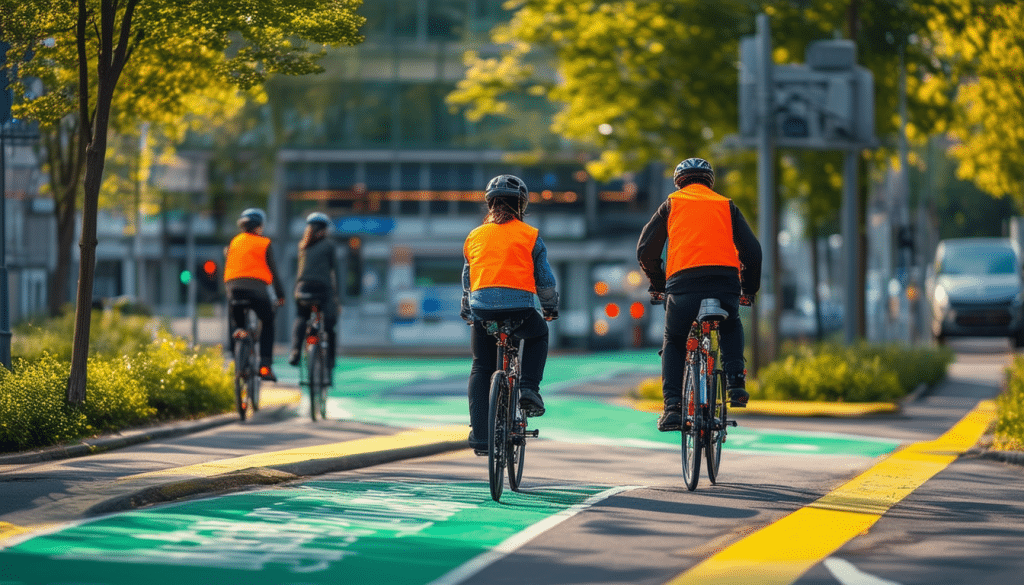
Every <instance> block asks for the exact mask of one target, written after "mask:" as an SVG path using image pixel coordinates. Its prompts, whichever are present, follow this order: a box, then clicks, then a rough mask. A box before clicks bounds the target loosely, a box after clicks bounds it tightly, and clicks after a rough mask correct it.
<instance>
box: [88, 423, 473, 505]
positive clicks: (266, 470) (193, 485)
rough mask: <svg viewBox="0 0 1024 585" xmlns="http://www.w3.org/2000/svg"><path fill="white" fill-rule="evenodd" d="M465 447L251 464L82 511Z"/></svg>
mask: <svg viewBox="0 0 1024 585" xmlns="http://www.w3.org/2000/svg"><path fill="white" fill-rule="evenodd" d="M468 448H469V445H468V444H467V443H466V442H465V441H438V442H435V443H427V444H423V445H414V446H410V447H400V448H397V449H386V450H382V451H373V452H369V453H357V454H353V455H343V456H339V457H328V458H323V459H309V460H305V461H298V462H295V463H286V464H281V465H274V466H267V467H251V468H248V469H242V470H239V471H231V472H228V473H222V474H219V475H211V476H209V477H197V478H189V479H184V480H178V481H170V482H166V483H162V484H159V485H155V486H150V487H147V488H144V489H141V490H139V491H136V492H134V493H131V494H127V495H122V496H117V497H115V498H111V499H109V500H106V501H103V502H100V503H98V504H96V505H94V506H92V507H90V508H89V509H88V510H86V512H85V514H86V515H87V516H96V515H100V514H110V513H114V512H125V511H128V510H134V509H137V508H141V507H144V506H148V505H151V504H165V503H170V502H175V501H180V500H187V499H191V498H196V497H200V496H206V495H212V494H219V493H226V492H231V491H238V490H239V489H243V488H248V487H258V486H267V485H276V484H280V483H285V482H289V481H295V480H300V479H303V478H306V477H311V476H316V475H324V474H327V473H334V472H338V471H350V470H352V469H360V468H363V467H372V466H374V465H382V464H384V463H391V462H393V461H400V460H404V459H415V458H417V457H427V456H430V455H438V454H440V453H446V452H448V451H457V450H461V449H468Z"/></svg>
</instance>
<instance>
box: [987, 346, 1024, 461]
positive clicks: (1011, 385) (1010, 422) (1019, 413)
mask: <svg viewBox="0 0 1024 585" xmlns="http://www.w3.org/2000/svg"><path fill="white" fill-rule="evenodd" d="M992 447H993V448H995V449H1007V450H1018V451H1019V450H1024V357H1020V356H1018V357H1016V358H1014V360H1013V364H1012V365H1011V367H1010V369H1009V371H1008V372H1007V377H1006V390H1004V391H1003V392H1002V393H1001V394H1000V395H999V396H998V397H997V398H996V430H995V439H994V441H993V444H992Z"/></svg>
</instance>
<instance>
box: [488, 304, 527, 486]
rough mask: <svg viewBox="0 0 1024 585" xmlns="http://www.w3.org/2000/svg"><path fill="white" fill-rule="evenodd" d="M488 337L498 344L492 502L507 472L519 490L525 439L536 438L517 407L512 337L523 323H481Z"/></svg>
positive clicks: (491, 440) (492, 418)
mask: <svg viewBox="0 0 1024 585" xmlns="http://www.w3.org/2000/svg"><path fill="white" fill-rule="evenodd" d="M483 325H484V328H485V329H486V331H487V333H489V334H491V335H493V336H495V337H496V338H497V340H498V364H500V366H501V369H499V370H497V371H496V372H494V374H493V375H492V376H491V392H490V408H489V411H488V428H489V429H490V432H489V433H488V436H487V464H488V468H487V476H488V480H489V482H490V485H491V498H492V499H493V500H494V501H495V502H497V501H499V500H500V498H501V493H502V490H503V489H504V485H505V481H504V479H503V477H502V476H503V474H504V472H505V471H506V470H507V472H508V485H509V488H511V489H512V491H518V490H519V484H520V482H521V481H522V479H523V463H524V461H525V458H526V439H527V438H536V437H537V436H539V434H540V433H539V431H538V430H537V429H533V430H527V428H526V413H525V412H524V411H523V409H522V408H520V406H519V382H520V361H519V339H518V338H516V337H515V336H513V334H512V332H513V331H515V330H516V329H517V328H518V327H519V326H520V325H522V321H516V320H509V319H501V320H493V321H484V322H483Z"/></svg>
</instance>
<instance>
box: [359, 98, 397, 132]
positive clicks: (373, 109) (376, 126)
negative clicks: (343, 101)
mask: <svg viewBox="0 0 1024 585" xmlns="http://www.w3.org/2000/svg"><path fill="white" fill-rule="evenodd" d="M393 96H394V91H393V88H391V87H388V86H386V85H367V86H366V87H365V88H364V92H363V95H362V99H361V101H360V107H359V114H358V115H359V122H358V123H359V142H360V143H361V144H367V145H371V144H372V145H382V144H390V143H391V140H392V138H393V135H392V121H391V111H392V106H393V103H394V102H393V100H394V97H393Z"/></svg>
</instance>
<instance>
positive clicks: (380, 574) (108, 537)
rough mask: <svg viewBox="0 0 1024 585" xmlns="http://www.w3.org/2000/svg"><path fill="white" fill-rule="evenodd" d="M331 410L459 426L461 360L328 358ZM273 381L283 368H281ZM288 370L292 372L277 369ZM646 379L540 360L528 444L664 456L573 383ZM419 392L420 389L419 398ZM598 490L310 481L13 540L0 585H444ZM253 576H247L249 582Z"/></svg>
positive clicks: (618, 365)
mask: <svg viewBox="0 0 1024 585" xmlns="http://www.w3.org/2000/svg"><path fill="white" fill-rule="evenodd" d="M341 361H343V362H345V363H343V364H341V365H340V367H339V368H338V371H337V372H336V379H335V387H334V389H333V391H332V396H331V398H330V407H329V418H331V419H335V420H340V421H345V420H352V421H360V422H368V423H377V424H386V425H393V426H401V427H406V428H408V427H434V426H437V425H440V424H456V425H465V424H466V421H467V416H468V415H467V413H466V399H465V377H466V376H467V374H468V367H469V361H468V360H466V359H458V360H457V359H452V360H436V359H407V360H395V359H388V360H386V361H382V360H380V359H370V358H364V359H360V360H356V359H346V360H341ZM278 371H279V376H280V375H281V374H285V375H284V376H281V377H282V378H283V379H282V381H283V382H285V383H287V381H288V380H287V372H288V369H287V368H282V369H279V370H278ZM291 371H292V372H294V369H292V370H291ZM627 371H628V372H638V373H644V374H646V373H650V374H651V375H657V372H658V363H657V356H656V355H655V356H654V358H653V359H652V358H651V357H650V356H649V355H646V354H640V353H627V352H624V353H617V354H599V355H591V356H552V359H550V360H549V366H548V369H547V370H546V376H545V384H544V392H545V397H546V398H545V401H546V403H547V405H548V411H547V413H546V414H545V416H544V417H543V418H540V419H535V420H534V423H535V424H536V426H537V427H538V428H540V431H541V438H542V440H555V441H559V442H564V443H570V444H573V443H575V444H586V445H608V446H612V447H628V448H637V449H656V450H662V451H665V450H668V451H678V449H679V435H678V433H660V432H658V431H657V430H656V428H655V419H656V415H655V414H652V413H649V412H642V411H638V410H635V409H633V408H631V407H629V406H627V405H624V404H618V403H614V402H607V401H603V400H600V399H597V398H594V397H590V396H585V395H580V394H577V393H574V392H573V391H572V388H573V387H574V386H576V385H578V384H580V383H581V382H583V381H585V380H588V379H594V378H595V377H611V376H614V375H616V374H619V373H622V372H627ZM420 390H422V391H423V392H425V393H428V394H429V395H424V393H421V392H420ZM898 446H899V443H898V442H896V441H887V440H881V439H873V438H871V437H863V436H857V435H844V434H837V433H803V432H796V431H777V430H767V429H755V428H748V427H744V426H741V427H738V428H735V429H732V430H731V431H730V434H729V439H728V442H727V443H726V445H725V448H726V449H727V450H733V451H736V452H753V453H764V454H776V455H799V456H810V457H813V456H815V455H839V456H853V457H864V458H874V457H878V456H881V455H885V454H887V453H890V452H892V451H893V450H895V449H896V448H897V447H898ZM627 489H630V487H624V486H607V485H569V486H566V485H558V486H550V487H538V488H536V489H533V488H532V489H531V490H530V493H529V494H520V493H516V492H510V491H506V494H505V495H504V496H503V498H502V502H501V503H500V504H498V503H495V502H493V501H492V500H491V498H490V494H489V491H488V488H487V484H486V482H465V481H455V482H444V483H441V482H417V483H415V484H413V483H408V482H401V481H396V482H386V481H379V479H378V480H375V481H308V482H303V483H301V484H293V485H289V486H288V487H283V488H275V489H263V490H260V491H253V492H248V493H238V494H232V495H226V496H220V497H216V498H212V499H207V500H197V501H190V502H184V503H178V504H169V505H164V506H159V507H154V508H148V509H143V510H136V511H132V512H125V513H119V514H115V515H111V516H104V517H99V518H96V519H93V520H89V521H84V522H79V523H75V524H70V525H62V526H57V527H52V528H50V529H49V532H46V533H39V532H32V533H31V534H26V535H24V537H23V538H13V539H10V540H8V541H6V542H4V543H3V544H2V546H5V547H6V548H4V549H2V550H0V585H14V584H23V583H25V584H27V583H48V584H58V583H60V584H71V583H76V584H77V583H90V584H97V585H99V584H110V585H118V584H121V583H137V582H138V581H140V580H142V579H145V580H147V581H149V582H152V583H156V584H160V583H173V582H181V581H183V580H186V579H187V580H188V581H189V582H195V581H196V579H197V577H198V578H199V580H200V581H201V582H219V583H241V582H246V583H250V582H252V581H253V579H254V578H258V580H259V581H260V582H268V583H296V584H297V583H328V582H330V583H337V582H381V583H398V584H401V583H410V584H428V583H434V584H435V585H440V584H442V583H457V582H459V581H460V580H461V579H462V578H464V577H466V576H468V575H471V574H473V573H474V572H475V571H476V570H477V569H479V568H482V567H483V566H486V565H487V564H489V563H491V562H493V561H494V560H495V559H497V558H500V557H501V556H503V555H505V554H508V553H510V552H512V551H514V550H515V549H516V548H518V547H519V546H521V545H522V544H524V543H526V542H527V541H529V540H530V539H531V538H533V536H535V535H537V534H539V533H540V532H542V531H544V530H546V529H548V528H550V527H552V526H554V525H555V524H557V523H558V522H561V521H562V520H564V519H566V518H568V517H570V516H571V515H572V514H575V513H576V512H578V511H580V510H582V509H584V508H586V507H588V506H590V505H593V504H594V503H595V502H597V501H600V500H601V499H604V498H606V497H609V496H611V495H613V494H615V493H618V492H621V491H624V490H627ZM257 576H258V577H257Z"/></svg>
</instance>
